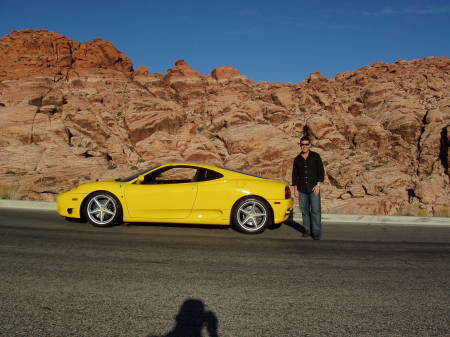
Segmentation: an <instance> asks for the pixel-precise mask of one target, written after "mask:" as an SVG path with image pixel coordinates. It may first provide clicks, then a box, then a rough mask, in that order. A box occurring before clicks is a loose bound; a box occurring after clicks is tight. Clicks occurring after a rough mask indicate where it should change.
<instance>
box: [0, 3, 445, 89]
mask: <svg viewBox="0 0 450 337" xmlns="http://www.w3.org/2000/svg"><path fill="white" fill-rule="evenodd" d="M25 28H33V29H40V28H43V29H47V30H50V31H56V32H59V33H62V34H64V35H66V36H67V37H68V38H71V39H74V40H77V41H80V42H86V41H90V40H92V39H93V38H96V37H100V38H102V39H104V40H107V41H110V42H112V43H113V44H114V45H115V46H116V47H117V48H118V49H120V50H121V51H123V52H124V53H125V54H127V55H128V56H129V57H130V58H131V60H132V61H133V65H134V67H135V68H138V67H139V66H140V65H146V66H147V67H148V68H149V70H150V72H153V73H165V72H166V71H167V69H169V68H170V67H172V66H173V64H174V62H175V61H176V60H178V59H180V58H183V59H185V60H186V61H187V62H188V63H189V64H190V65H191V66H192V67H193V68H194V69H196V70H198V71H200V72H201V73H203V74H209V73H210V72H211V71H212V70H213V69H214V68H216V67H218V66H221V65H231V66H234V67H236V68H237V69H238V70H239V71H240V72H241V73H242V74H244V75H246V76H247V77H249V78H250V79H251V80H254V81H271V82H275V81H281V82H292V83H298V82H301V81H302V80H303V79H305V78H306V77H307V76H308V75H309V74H310V73H312V72H314V71H320V72H322V73H323V74H324V75H325V76H328V77H334V76H335V75H336V74H338V73H340V72H343V71H347V70H354V69H357V68H360V67H362V66H365V65H370V64H373V63H374V62H376V61H384V62H395V61H396V60H399V59H407V60H410V59H417V58H422V57H426V56H449V54H450V2H449V1H448V0H447V1H444V0H436V1H393V0H391V1H376V0H374V1H367V2H366V1H344V0H343V1H311V0H310V1H302V0H298V1H294V0H276V1H274V0H272V1H246V0H240V1H236V0H228V1H223V0H222V1H215V0H209V1H203V0H198V1H196V0H191V1H180V0H171V1H154V0H148V1H144V0H128V1H115V0H109V1H105V0H91V1H85V0H78V1H61V0H59V1H50V0H40V1H25V0H0V35H1V36H4V35H6V34H9V33H10V32H11V31H12V30H14V29H16V30H17V29H25Z"/></svg>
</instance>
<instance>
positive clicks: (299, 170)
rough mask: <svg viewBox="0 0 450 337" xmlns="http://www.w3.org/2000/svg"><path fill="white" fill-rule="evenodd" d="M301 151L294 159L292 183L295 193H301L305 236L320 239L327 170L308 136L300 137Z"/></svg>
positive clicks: (296, 194) (297, 194)
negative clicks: (323, 189)
mask: <svg viewBox="0 0 450 337" xmlns="http://www.w3.org/2000/svg"><path fill="white" fill-rule="evenodd" d="M299 145H300V148H301V152H300V153H299V155H298V156H297V157H295V159H294V165H293V168H292V185H293V186H294V195H295V197H297V198H298V196H299V193H300V209H301V210H302V218H303V227H304V229H305V232H304V233H303V236H309V235H311V237H312V238H313V239H314V240H320V236H321V235H322V223H321V221H322V220H321V217H322V212H321V206H320V185H321V183H323V180H324V175H325V171H324V169H323V163H322V159H321V158H320V155H319V154H318V153H317V152H314V151H310V147H311V142H310V140H309V138H308V137H306V136H305V137H302V138H301V139H300V144H299Z"/></svg>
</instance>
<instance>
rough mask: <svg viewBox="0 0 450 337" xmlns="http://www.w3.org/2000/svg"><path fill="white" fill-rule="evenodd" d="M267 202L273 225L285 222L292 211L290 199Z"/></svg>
mask: <svg viewBox="0 0 450 337" xmlns="http://www.w3.org/2000/svg"><path fill="white" fill-rule="evenodd" d="M269 202H270V206H272V209H273V220H274V223H275V224H278V223H281V222H284V221H286V220H287V219H288V218H289V215H290V214H291V213H292V211H293V209H292V206H293V200H292V199H280V200H270V201H269Z"/></svg>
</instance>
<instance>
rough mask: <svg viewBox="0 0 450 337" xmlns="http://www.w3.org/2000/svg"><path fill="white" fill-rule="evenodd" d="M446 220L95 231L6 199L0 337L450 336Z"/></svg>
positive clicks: (0, 237)
mask: <svg viewBox="0 0 450 337" xmlns="http://www.w3.org/2000/svg"><path fill="white" fill-rule="evenodd" d="M449 253H450V228H448V227H417V226H414V227H407V226H381V225H357V226H356V225H328V226H327V225H326V224H325V225H324V235H323V239H322V240H321V241H313V240H311V239H306V238H302V237H301V235H300V233H299V232H297V231H296V230H295V229H294V228H291V227H289V226H286V225H283V226H282V227H281V228H279V229H276V230H267V231H266V232H264V233H263V234H261V235H244V234H240V233H238V232H236V231H234V230H233V229H224V228H215V227H186V226H183V225H178V226H163V225H144V224H138V225H128V226H126V225H122V226H118V227H114V228H106V229H102V228H94V227H92V226H90V225H89V224H83V223H75V222H68V221H66V220H65V219H63V218H61V217H59V216H58V215H56V214H55V213H54V212H48V211H26V210H8V209H0V277H1V279H0V280H1V282H0V336H5V337H15V336H21V337H23V336H27V337H28V336H32V337H34V336H36V337H38V336H42V337H44V336H45V337H51V336H55V337H64V336H77V337H79V336H90V337H101V336H105V337H106V336H108V337H112V336H142V337H145V336H171V337H181V336H184V337H186V336H235V337H239V336H242V337H245V336H249V337H258V336H268V337H269V336H270V337H281V336H289V337H292V336H321V337H322V336H368V337H369V336H370V337H373V336H432V337H439V336H445V337H448V336H449V327H450V311H449V308H450V297H449V294H450V291H449V290H450V254H449Z"/></svg>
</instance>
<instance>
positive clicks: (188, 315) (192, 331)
mask: <svg viewBox="0 0 450 337" xmlns="http://www.w3.org/2000/svg"><path fill="white" fill-rule="evenodd" d="M175 321H176V325H175V327H174V328H173V330H172V331H170V332H169V333H167V334H165V335H163V336H161V337H202V329H203V328H204V327H205V328H206V331H207V332H208V335H207V336H208V337H218V334H217V327H218V320H217V317H216V315H215V314H214V313H213V312H212V311H205V304H204V303H203V301H201V300H197V299H188V300H186V301H184V303H183V304H182V306H181V308H180V311H179V312H178V314H177V316H176V317H175ZM147 337H157V336H151V335H148V336H147Z"/></svg>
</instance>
